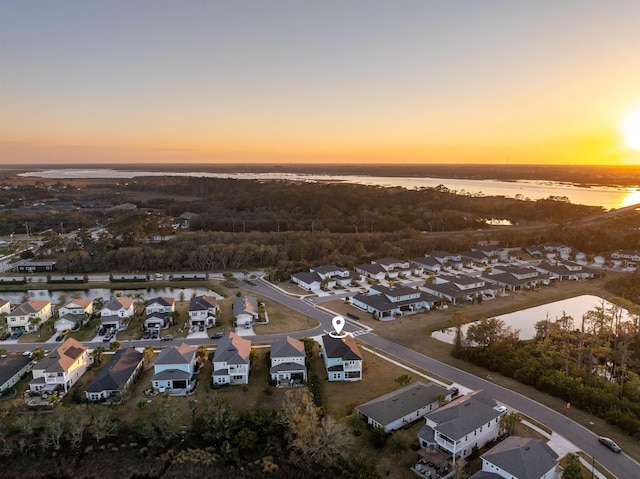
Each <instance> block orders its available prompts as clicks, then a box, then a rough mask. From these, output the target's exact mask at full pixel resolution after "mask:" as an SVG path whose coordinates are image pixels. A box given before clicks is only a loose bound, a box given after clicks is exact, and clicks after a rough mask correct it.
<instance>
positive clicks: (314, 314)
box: [2, 280, 640, 479]
mask: <svg viewBox="0 0 640 479" xmlns="http://www.w3.org/2000/svg"><path fill="white" fill-rule="evenodd" d="M239 283H240V284H241V286H242V287H243V288H244V289H246V290H247V291H251V292H252V293H253V294H256V295H260V296H263V297H266V298H269V299H272V300H273V301H276V302H278V303H281V304H283V305H285V306H287V307H289V308H291V309H293V310H295V311H298V312H299V313H301V314H305V315H307V316H309V317H310V318H313V319H316V320H317V321H319V323H320V324H319V325H318V326H316V327H315V328H311V329H307V330H304V331H297V332H295V333H283V334H268V335H260V336H257V335H256V336H253V337H252V339H253V340H255V341H259V342H272V341H274V340H276V339H278V338H281V337H284V336H287V335H289V336H293V337H297V338H301V337H309V336H317V335H321V334H324V333H325V332H326V331H331V330H332V329H333V327H332V325H331V320H332V319H333V315H332V314H330V313H328V312H325V311H323V310H321V309H317V308H316V304H315V302H314V301H310V300H304V299H300V298H299V297H298V296H290V295H287V294H284V293H282V292H281V291H279V290H277V289H275V288H273V287H271V286H269V285H268V284H267V283H266V282H264V281H260V280H259V281H257V282H252V283H251V284H249V283H247V282H246V281H242V280H239ZM361 329H362V328H361V327H358V325H356V324H353V323H351V322H349V321H347V322H346V324H345V327H344V330H345V331H348V332H355V331H358V330H361ZM358 340H359V341H360V342H362V343H364V344H367V345H369V346H372V347H374V348H377V349H379V350H381V351H383V352H385V353H386V354H388V355H390V356H394V357H396V358H398V359H401V360H403V361H405V362H407V363H409V364H412V365H414V366H416V367H417V368H420V369H423V370H426V371H430V372H432V373H433V374H435V375H437V376H441V377H444V378H447V379H449V380H451V381H453V382H454V383H458V384H460V385H463V386H465V387H467V388H469V389H472V390H479V389H484V390H486V391H488V392H489V394H491V395H492V396H493V397H494V398H495V399H496V400H497V401H499V402H500V403H503V404H506V405H507V406H509V407H510V408H513V409H515V410H517V411H520V412H522V413H523V414H525V415H526V416H529V417H531V418H533V419H534V420H536V421H538V422H540V423H542V424H545V425H546V426H547V427H549V428H551V429H552V430H553V431H554V432H556V433H558V434H559V435H560V436H562V437H564V438H565V439H567V440H568V441H570V442H571V443H573V444H574V445H576V446H577V447H578V448H579V449H581V450H582V451H584V452H585V453H586V454H588V455H590V456H592V457H594V458H595V460H596V461H597V462H598V463H599V464H601V465H602V466H604V467H605V468H606V469H607V470H608V471H609V472H611V473H612V474H613V475H615V476H616V477H617V478H618V479H640V464H639V463H638V462H636V461H635V460H633V459H632V458H630V457H629V456H627V455H626V454H624V453H623V454H615V453H613V452H611V451H609V450H608V449H606V448H604V446H602V445H601V444H599V443H598V436H597V435H596V434H594V433H593V432H591V431H590V430H588V429H586V428H585V427H583V426H582V425H580V424H578V423H576V422H575V421H573V420H571V419H569V418H567V417H566V416H564V415H562V414H560V413H558V412H556V411H554V410H552V409H549V408H548V407H546V406H544V405H542V404H540V403H538V402H536V401H534V400H532V399H529V398H527V397H525V396H522V395H521V394H518V393H515V392H513V391H511V390H509V389H506V388H504V387H502V386H499V385H497V384H494V383H492V382H490V381H486V380H484V379H482V378H479V377H477V376H474V375H472V374H469V373H467V372H465V371H462V370H460V369H457V368H455V367H453V366H450V365H448V364H445V363H442V362H440V361H437V360H435V359H433V358H430V357H428V356H425V355H423V354H420V353H419V352H416V351H414V350H412V349H409V348H406V347H404V346H401V345H399V344H397V343H394V342H393V341H389V340H388V339H385V338H383V337H380V336H378V335H376V334H374V333H372V332H366V333H364V334H362V331H361V332H360V334H359V335H358ZM182 341H184V342H186V343H188V344H191V345H200V344H203V340H202V339H184V340H182ZM206 342H207V343H209V342H210V340H208V341H206ZM213 342H214V343H215V340H214V341H213ZM56 344H57V343H56ZM84 344H85V345H86V346H87V347H89V348H95V347H97V346H104V343H102V342H95V343H90V342H89V343H84ZM122 344H123V346H125V345H126V346H134V347H144V346H147V345H151V346H160V345H164V344H166V343H162V342H160V341H157V340H155V341H150V340H132V341H123V342H122ZM51 345H52V344H51V343H32V344H29V345H28V346H27V345H26V344H2V347H3V348H5V349H7V350H8V351H24V350H25V349H26V348H27V347H31V348H35V347H38V346H40V347H43V348H50V347H51Z"/></svg>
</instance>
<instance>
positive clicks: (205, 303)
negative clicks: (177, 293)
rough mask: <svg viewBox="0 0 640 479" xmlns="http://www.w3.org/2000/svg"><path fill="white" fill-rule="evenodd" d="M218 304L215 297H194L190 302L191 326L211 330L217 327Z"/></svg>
mask: <svg viewBox="0 0 640 479" xmlns="http://www.w3.org/2000/svg"><path fill="white" fill-rule="evenodd" d="M217 315H218V303H217V302H216V298H215V297H213V296H206V295H202V296H194V297H193V298H191V299H190V300H189V325H190V326H191V327H195V326H204V327H205V328H211V327H213V326H215V325H216V317H217Z"/></svg>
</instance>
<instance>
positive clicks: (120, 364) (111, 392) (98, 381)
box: [84, 347, 143, 403]
mask: <svg viewBox="0 0 640 479" xmlns="http://www.w3.org/2000/svg"><path fill="white" fill-rule="evenodd" d="M142 359H143V357H142V353H141V352H139V351H136V350H135V348H132V347H131V348H120V349H118V350H117V351H116V353H115V354H114V355H113V357H112V358H111V359H110V360H109V362H108V363H107V364H105V365H104V366H103V367H102V369H101V370H100V372H98V374H96V376H95V378H93V381H91V384H89V386H87V388H86V389H85V391H84V394H85V396H86V398H87V401H93V402H96V401H105V400H107V399H110V400H111V401H112V402H115V403H117V402H120V400H121V399H122V397H123V395H124V393H125V392H126V391H127V390H128V389H129V388H130V387H131V386H132V385H133V383H134V381H135V379H136V377H137V375H138V373H139V372H140V371H142Z"/></svg>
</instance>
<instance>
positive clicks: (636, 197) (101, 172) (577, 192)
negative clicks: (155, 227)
mask: <svg viewBox="0 0 640 479" xmlns="http://www.w3.org/2000/svg"><path fill="white" fill-rule="evenodd" d="M20 176H26V177H35V178H53V179H61V180H64V179H79V178H124V179H127V178H128V179H130V178H134V177H136V176H192V177H209V178H232V179H260V180H291V181H305V182H334V183H338V182H342V183H353V184H361V185H371V186H382V187H398V186H399V187H403V188H408V189H418V188H433V187H436V186H439V185H443V186H445V187H446V188H448V189H449V190H454V191H456V192H457V193H459V194H469V195H477V196H506V197H508V198H516V197H517V198H522V199H530V200H539V199H543V198H548V197H550V196H556V197H566V198H568V199H569V201H571V202H572V203H574V204H581V205H589V206H601V207H603V208H604V209H606V210H609V209H613V208H620V207H623V206H629V205H632V204H636V203H640V189H638V188H623V187H606V186H592V187H582V186H576V185H573V184H568V183H560V182H553V181H530V180H527V181H524V180H522V181H497V180H466V179H448V178H430V177H421V178H418V177H386V176H367V175H310V174H302V173H301V174H298V173H212V172H197V171H194V172H187V173H185V172H172V171H127V170H117V169H80V168H77V169H73V168H61V169H52V170H44V171H32V172H28V173H22V174H21V175H20Z"/></svg>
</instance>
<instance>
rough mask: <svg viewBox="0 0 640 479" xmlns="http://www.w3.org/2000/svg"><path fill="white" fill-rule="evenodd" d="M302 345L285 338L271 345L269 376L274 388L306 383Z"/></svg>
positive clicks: (292, 339) (304, 354)
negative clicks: (274, 384) (274, 385)
mask: <svg viewBox="0 0 640 479" xmlns="http://www.w3.org/2000/svg"><path fill="white" fill-rule="evenodd" d="M306 359H307V355H306V353H305V350H304V343H303V342H302V341H300V340H298V339H295V338H292V337H291V336H287V337H286V338H280V339H278V340H276V341H274V342H273V343H272V344H271V354H270V361H271V367H270V369H269V374H270V376H271V380H272V381H274V382H275V383H276V386H280V387H285V386H295V385H300V384H304V383H305V382H306V381H307V366H306Z"/></svg>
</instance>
